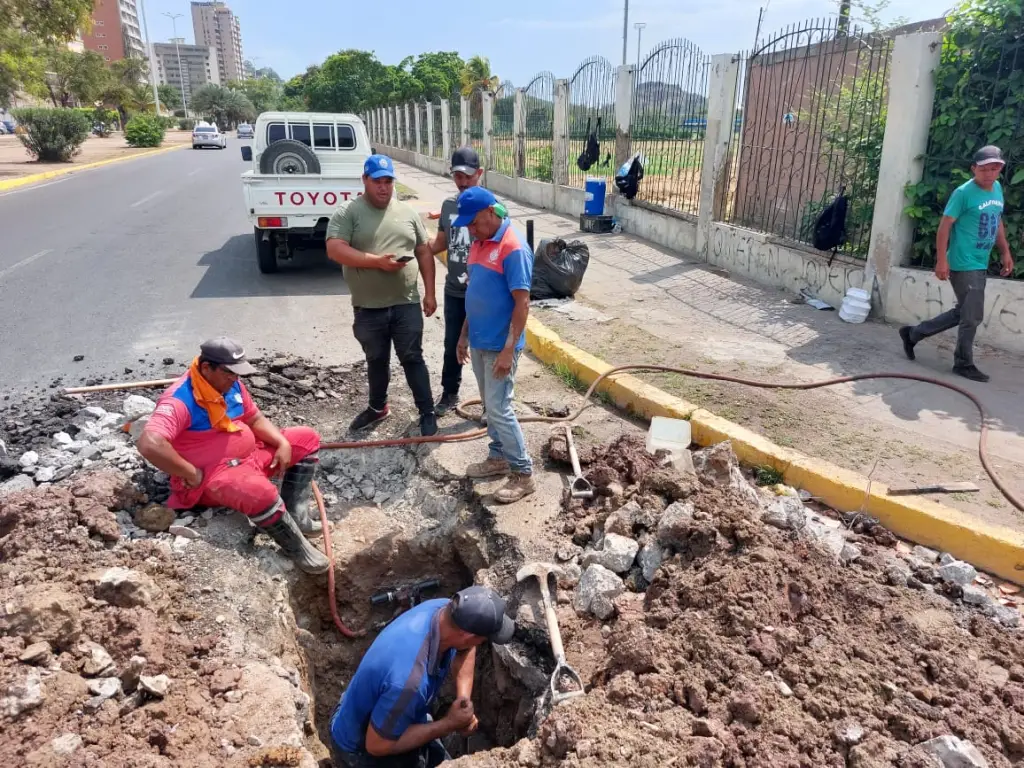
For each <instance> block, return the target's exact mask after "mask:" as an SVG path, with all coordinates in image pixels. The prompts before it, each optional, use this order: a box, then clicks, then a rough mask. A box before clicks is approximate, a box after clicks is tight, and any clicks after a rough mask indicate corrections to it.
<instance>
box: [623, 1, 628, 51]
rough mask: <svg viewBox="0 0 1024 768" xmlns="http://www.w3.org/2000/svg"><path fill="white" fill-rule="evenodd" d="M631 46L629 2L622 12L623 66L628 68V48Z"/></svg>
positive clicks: (626, 2)
mask: <svg viewBox="0 0 1024 768" xmlns="http://www.w3.org/2000/svg"><path fill="white" fill-rule="evenodd" d="M628 45H629V0H625V8H623V10H622V66H626V48H627V47H628Z"/></svg>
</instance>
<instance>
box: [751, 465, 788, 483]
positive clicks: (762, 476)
mask: <svg viewBox="0 0 1024 768" xmlns="http://www.w3.org/2000/svg"><path fill="white" fill-rule="evenodd" d="M782 480H783V477H782V473H781V472H779V470H777V469H776V468H775V467H769V466H768V465H767V464H765V465H763V466H760V467H754V482H756V483H757V484H758V485H762V486H764V485H778V484H779V483H781V482H782Z"/></svg>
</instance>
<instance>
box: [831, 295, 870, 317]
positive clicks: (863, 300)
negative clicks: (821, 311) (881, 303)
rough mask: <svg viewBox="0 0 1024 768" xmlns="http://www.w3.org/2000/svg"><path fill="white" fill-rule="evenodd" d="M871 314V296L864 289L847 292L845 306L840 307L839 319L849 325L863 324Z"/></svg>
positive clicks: (844, 300) (844, 299)
mask: <svg viewBox="0 0 1024 768" xmlns="http://www.w3.org/2000/svg"><path fill="white" fill-rule="evenodd" d="M870 312H871V294H870V293H868V292H867V291H865V290H864V289H863V288H850V289H848V290H847V291H846V296H845V297H844V298H843V304H842V306H841V307H839V319H840V320H845V321H846V322H848V323H863V322H864V321H865V320H867V319H868V314H869V313H870Z"/></svg>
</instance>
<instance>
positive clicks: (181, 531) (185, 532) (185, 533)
mask: <svg viewBox="0 0 1024 768" xmlns="http://www.w3.org/2000/svg"><path fill="white" fill-rule="evenodd" d="M167 532H168V533H169V534H171V535H172V536H181V537H182V538H186V539H198V538H200V535H199V533H198V531H194V530H192V529H191V528H189V527H188V526H186V525H172V526H171V527H170V528H168V529H167Z"/></svg>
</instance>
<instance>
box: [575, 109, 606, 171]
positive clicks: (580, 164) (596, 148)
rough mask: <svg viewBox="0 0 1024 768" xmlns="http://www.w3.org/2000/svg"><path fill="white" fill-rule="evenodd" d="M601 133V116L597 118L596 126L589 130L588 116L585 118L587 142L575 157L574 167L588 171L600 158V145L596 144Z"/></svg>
mask: <svg viewBox="0 0 1024 768" xmlns="http://www.w3.org/2000/svg"><path fill="white" fill-rule="evenodd" d="M600 133H601V118H600V117H598V118H597V127H596V128H595V129H594V130H593V131H591V130H590V118H589V117H588V118H587V144H586V146H585V147H584V148H583V151H582V152H581V153H580V156H579V157H577V158H576V167H577V168H579V169H580V170H581V171H589V170H590V168H591V166H593V165H594V163H596V162H597V161H598V160H600V159H601V145H600V144H598V141H597V137H598V134H600Z"/></svg>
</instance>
